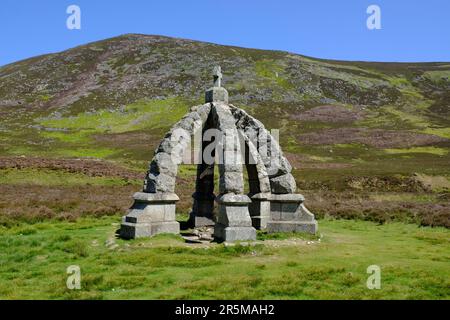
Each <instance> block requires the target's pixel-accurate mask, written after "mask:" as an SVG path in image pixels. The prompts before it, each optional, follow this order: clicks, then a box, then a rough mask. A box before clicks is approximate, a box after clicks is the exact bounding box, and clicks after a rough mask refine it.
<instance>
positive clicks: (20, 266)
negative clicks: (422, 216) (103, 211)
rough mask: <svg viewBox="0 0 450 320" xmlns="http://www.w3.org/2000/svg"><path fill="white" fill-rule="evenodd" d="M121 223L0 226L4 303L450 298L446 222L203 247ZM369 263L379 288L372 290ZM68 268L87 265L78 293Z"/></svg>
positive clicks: (323, 225)
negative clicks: (127, 233)
mask: <svg viewBox="0 0 450 320" xmlns="http://www.w3.org/2000/svg"><path fill="white" fill-rule="evenodd" d="M118 222H119V218H117V217H116V218H113V217H107V218H102V219H95V220H94V219H81V220H79V221H78V222H76V223H68V222H46V223H40V224H35V225H33V226H28V225H21V226H19V227H15V228H11V229H6V228H3V229H0V232H1V233H2V237H0V262H1V263H0V299H17V298H20V299H37V298H44V299H47V298H48V299H130V298H136V299H149V298H150V299H182V298H187V299H211V298H217V299H315V298H317V299H449V298H450V289H449V288H450V282H449V279H450V269H449V268H448V265H449V262H450V255H449V252H450V250H449V248H450V243H449V238H450V237H449V235H450V234H449V232H450V231H449V230H446V229H442V228H435V229H431V228H419V227H417V226H415V225H408V224H401V223H392V224H386V225H377V224H374V223H370V222H361V221H358V222H356V221H344V220H337V221H333V220H321V221H320V233H321V236H322V237H321V241H318V240H317V239H313V240H312V243H311V241H310V240H308V241H309V243H310V244H307V243H308V241H300V242H298V241H297V242H295V244H290V243H289V241H294V240H295V239H294V240H290V239H288V240H276V241H279V242H277V243H279V245H278V246H273V245H270V244H269V242H270V241H269V242H267V243H266V241H264V242H262V244H258V245H256V246H242V245H237V246H234V247H225V246H224V245H221V244H214V245H211V246H207V247H206V248H205V247H203V246H201V247H193V246H189V245H186V244H185V243H184V242H183V241H182V240H181V238H180V237H179V236H172V235H159V236H157V237H154V238H151V239H140V240H132V241H124V240H119V239H114V232H115V230H116V229H117V228H118ZM274 237H275V238H276V236H274ZM283 238H284V237H282V239H283ZM271 241H272V243H273V241H275V240H271ZM286 241H288V242H286ZM372 264H376V265H378V266H380V268H381V289H380V290H369V289H367V287H366V280H367V277H368V274H367V273H366V269H367V267H368V266H369V265H372ZM70 265H78V266H80V268H81V287H82V288H81V290H73V291H72V290H68V289H67V288H66V285H65V282H66V277H67V274H66V269H67V267H68V266H70Z"/></svg>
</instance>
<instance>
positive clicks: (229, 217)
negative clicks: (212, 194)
mask: <svg viewBox="0 0 450 320" xmlns="http://www.w3.org/2000/svg"><path fill="white" fill-rule="evenodd" d="M216 201H217V203H218V204H219V210H218V215H217V223H216V225H215V226H214V237H215V238H216V239H218V240H220V241H227V242H231V241H237V240H256V229H255V228H254V227H252V220H251V218H250V214H249V212H248V204H249V203H251V200H250V198H249V197H247V196H246V195H237V194H233V193H227V194H224V195H220V196H219V197H217V198H216Z"/></svg>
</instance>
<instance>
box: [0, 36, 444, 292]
mask: <svg viewBox="0 0 450 320" xmlns="http://www.w3.org/2000/svg"><path fill="white" fill-rule="evenodd" d="M180 44H181V45H180ZM149 48H151V50H150V49H149ZM212 55H213V56H214V64H216V63H218V64H220V65H222V67H223V70H224V86H225V87H226V88H227V90H228V91H229V95H230V102H231V103H233V104H234V105H235V106H237V107H239V108H243V109H244V110H246V111H247V112H248V113H249V114H251V115H253V116H255V117H256V118H257V119H258V120H260V121H261V122H262V123H264V125H265V126H266V128H267V129H278V130H279V134H280V135H279V137H280V144H281V146H282V149H283V151H284V153H285V155H286V157H287V158H288V159H289V161H290V163H291V164H292V167H293V172H292V173H293V175H294V176H295V179H296V182H297V186H298V192H299V193H302V194H304V195H305V198H306V202H305V203H306V205H307V207H308V208H309V209H310V210H311V211H312V212H313V213H314V214H315V215H316V218H318V219H319V228H320V233H321V235H322V236H321V237H320V241H319V238H305V239H303V238H302V235H273V236H270V237H269V236H267V235H264V234H259V241H258V242H257V243H255V244H252V245H251V246H241V245H238V246H234V247H225V246H223V245H219V244H210V245H202V246H198V245H188V244H186V243H185V242H183V240H182V238H180V237H178V236H176V237H175V236H167V235H161V236H157V237H155V238H152V239H147V240H135V241H123V240H120V239H116V238H115V230H116V229H117V228H118V223H120V216H121V215H124V214H125V212H126V210H127V209H128V208H129V207H130V205H131V203H132V198H131V195H132V194H133V193H134V192H136V191H139V190H140V189H141V188H142V181H143V178H144V175H145V172H146V170H147V167H148V163H149V161H150V160H151V158H152V156H153V151H154V150H155V148H156V147H157V145H158V143H159V141H160V140H161V139H162V138H163V137H164V134H165V133H166V132H167V131H168V130H169V128H170V127H171V126H172V125H173V124H174V123H175V122H176V121H178V120H179V119H180V118H181V117H182V116H183V115H184V114H185V113H186V112H188V110H189V108H190V107H192V106H194V105H198V104H201V103H202V102H203V101H204V90H205V89H206V87H207V86H209V84H210V82H211V75H210V69H211V68H210V67H209V66H212V65H211V63H212V61H211V56H212ZM206 66H208V67H206ZM18 75H20V76H18ZM449 75H450V64H448V63H426V64H409V63H408V64H398V63H366V62H344V61H330V60H318V59H314V58H308V57H304V56H300V55H293V54H289V53H285V52H279V51H265V50H255V49H244V48H237V47H226V46H219V45H213V44H206V43H199V42H194V41H186V40H182V39H176V40H175V39H171V38H166V37H158V36H145V35H124V36H121V37H116V38H112V39H106V40H105V41H101V42H96V43H92V44H88V45H86V46H81V47H77V48H74V49H72V50H67V51H65V52H62V53H58V54H52V55H46V56H41V57H36V58H33V59H28V60H25V61H20V62H17V63H14V64H11V65H8V66H4V67H0V77H1V80H2V81H1V82H0V299H13V298H24V299H35V298H49V299H75V298H82V299H94V298H98V299H114V298H137V299H143V298H175V299H179V298H199V299H206V298H230V299H241V298H249V299H264V298H277V299H284V298H286V299H313V298H318V299H330V298H338V299H341V298H342V299H358V298H361V299H371V298H374V299H381V298H386V299H421V298H423V299H449V298H450V292H449V287H450V283H449V278H450V277H449V273H450V268H449V266H450V264H449V262H450V261H449V258H450V256H449V252H450V243H449V239H450V236H449V232H450V231H449V230H450V229H449V228H450V166H449V164H450V114H449V110H450V108H449V105H448V101H450V96H449V94H448V92H450V81H449V80H450V78H449ZM30 88H34V89H33V90H30ZM195 175H196V168H195V166H193V165H187V166H180V168H179V174H178V177H177V183H176V185H177V188H176V193H177V194H178V195H179V197H180V201H179V202H178V203H177V214H178V215H179V219H181V220H182V219H186V217H187V213H188V212H189V211H190V208H191V206H192V197H191V196H192V193H193V191H194V190H195ZM216 177H217V175H216ZM216 185H217V184H216ZM246 187H247V189H246V190H245V191H246V192H248V191H249V190H248V185H247V184H246ZM308 241H310V243H309V244H308ZM373 264H375V265H379V266H380V267H381V271H382V278H381V281H382V287H381V289H380V290H369V289H367V288H366V279H367V277H368V274H367V273H366V269H367V267H368V266H369V265H373ZM69 265H79V266H80V267H81V272H82V289H81V290H79V291H70V290H68V289H67V288H66V285H65V280H66V277H67V274H66V269H67V267H68V266H69Z"/></svg>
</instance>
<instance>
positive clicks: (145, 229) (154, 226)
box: [120, 221, 180, 239]
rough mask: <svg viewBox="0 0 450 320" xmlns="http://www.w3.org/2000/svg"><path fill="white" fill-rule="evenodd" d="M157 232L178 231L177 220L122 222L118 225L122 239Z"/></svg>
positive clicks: (175, 232)
mask: <svg viewBox="0 0 450 320" xmlns="http://www.w3.org/2000/svg"><path fill="white" fill-rule="evenodd" d="M159 233H173V234H178V233H180V224H179V223H178V222H176V221H175V222H154V223H131V222H122V224H121V226H120V237H121V238H122V239H136V238H144V237H150V236H154V235H156V234H159Z"/></svg>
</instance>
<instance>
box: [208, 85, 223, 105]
mask: <svg viewBox="0 0 450 320" xmlns="http://www.w3.org/2000/svg"><path fill="white" fill-rule="evenodd" d="M205 102H224V103H228V91H227V90H226V89H225V88H222V87H212V88H210V89H208V90H207V91H206V93H205Z"/></svg>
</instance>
